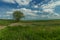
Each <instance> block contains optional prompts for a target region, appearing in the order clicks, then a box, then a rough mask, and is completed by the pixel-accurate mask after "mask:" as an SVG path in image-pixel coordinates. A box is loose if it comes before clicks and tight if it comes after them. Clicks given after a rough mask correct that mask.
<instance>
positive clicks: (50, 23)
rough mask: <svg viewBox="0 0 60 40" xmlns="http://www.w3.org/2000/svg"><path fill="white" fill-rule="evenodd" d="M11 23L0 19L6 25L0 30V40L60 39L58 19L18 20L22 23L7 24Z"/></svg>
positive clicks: (59, 21)
mask: <svg viewBox="0 0 60 40" xmlns="http://www.w3.org/2000/svg"><path fill="white" fill-rule="evenodd" d="M4 23H6V24H4ZM12 23H14V22H13V21H10V20H9V21H8V20H2V21H0V24H1V25H6V26H7V27H6V28H4V29H2V30H0V40H60V20H43V21H42V20H38V21H20V22H18V23H20V24H22V25H18V26H8V25H9V24H12ZM23 25H25V26H23Z"/></svg>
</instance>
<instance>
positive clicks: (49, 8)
mask: <svg viewBox="0 0 60 40" xmlns="http://www.w3.org/2000/svg"><path fill="white" fill-rule="evenodd" d="M58 5H60V0H51V1H50V2H49V3H48V4H43V5H42V6H41V7H42V8H43V12H48V13H50V14H52V15H53V16H52V17H54V16H59V13H55V11H54V10H55V7H56V6H58ZM48 16H49V15H48ZM50 17H51V16H50Z"/></svg>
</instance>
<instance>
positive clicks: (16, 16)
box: [13, 11, 24, 22]
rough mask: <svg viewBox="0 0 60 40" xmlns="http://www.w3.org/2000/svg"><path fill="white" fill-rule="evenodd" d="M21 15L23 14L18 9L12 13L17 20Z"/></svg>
mask: <svg viewBox="0 0 60 40" xmlns="http://www.w3.org/2000/svg"><path fill="white" fill-rule="evenodd" d="M22 17H24V14H23V13H22V12H20V11H15V12H14V13H13V18H14V19H15V20H16V21H17V22H18V21H19V20H20V19H21V18H22Z"/></svg>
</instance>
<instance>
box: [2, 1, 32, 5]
mask: <svg viewBox="0 0 60 40" xmlns="http://www.w3.org/2000/svg"><path fill="white" fill-rule="evenodd" d="M2 1H4V2H8V3H15V1H16V2H17V3H18V4H19V5H28V4H29V3H30V1H32V0H2Z"/></svg>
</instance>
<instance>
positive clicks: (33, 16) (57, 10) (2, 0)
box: [0, 0, 60, 20]
mask: <svg viewBox="0 0 60 40" xmlns="http://www.w3.org/2000/svg"><path fill="white" fill-rule="evenodd" d="M14 11H21V12H22V13H23V14H24V15H25V17H24V18H22V19H25V20H42V19H43V20H46V19H60V0H0V19H13V16H12V13H13V12H14Z"/></svg>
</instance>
